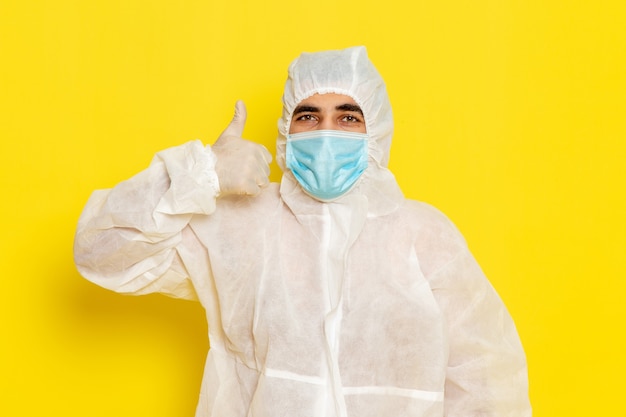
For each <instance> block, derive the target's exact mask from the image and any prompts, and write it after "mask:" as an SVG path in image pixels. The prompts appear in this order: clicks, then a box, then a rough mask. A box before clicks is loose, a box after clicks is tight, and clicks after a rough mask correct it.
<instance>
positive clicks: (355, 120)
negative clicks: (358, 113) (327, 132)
mask: <svg viewBox="0 0 626 417" xmlns="http://www.w3.org/2000/svg"><path fill="white" fill-rule="evenodd" d="M343 120H344V121H345V122H350V123H358V122H360V121H361V120H360V119H359V118H357V117H355V116H353V115H351V114H349V115H346V116H344V117H343Z"/></svg>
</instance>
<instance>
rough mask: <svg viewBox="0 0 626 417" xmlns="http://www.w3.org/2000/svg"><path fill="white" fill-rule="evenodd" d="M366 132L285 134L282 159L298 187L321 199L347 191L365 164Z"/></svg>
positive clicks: (321, 131) (341, 131)
mask: <svg viewBox="0 0 626 417" xmlns="http://www.w3.org/2000/svg"><path fill="white" fill-rule="evenodd" d="M367 139H368V136H367V134H366V133H354V132H346V131H343V130H312V131H309V132H303V133H294V134H290V135H287V151H286V155H285V158H286V163H287V168H289V169H290V170H291V172H292V173H293V175H294V176H295V177H296V180H298V182H299V183H300V185H301V186H302V188H303V189H304V190H305V191H306V192H307V193H308V194H309V195H311V196H313V197H315V198H317V199H318V200H322V201H330V200H333V199H335V198H337V197H339V196H341V195H343V194H345V193H346V192H347V191H349V190H350V189H351V188H352V186H353V185H354V184H355V183H356V181H357V180H358V179H359V177H360V176H361V174H362V173H363V171H365V168H367V157H368V152H367Z"/></svg>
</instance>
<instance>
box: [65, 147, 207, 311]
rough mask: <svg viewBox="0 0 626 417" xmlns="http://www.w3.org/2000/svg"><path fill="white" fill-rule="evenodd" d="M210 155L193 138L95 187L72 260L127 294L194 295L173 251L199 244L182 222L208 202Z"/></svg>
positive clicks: (97, 279) (94, 279)
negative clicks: (102, 187) (111, 183)
mask: <svg viewBox="0 0 626 417" xmlns="http://www.w3.org/2000/svg"><path fill="white" fill-rule="evenodd" d="M214 167H215V156H214V155H213V153H212V151H211V150H210V148H209V147H205V146H204V145H203V144H202V143H201V142H200V141H193V142H188V143H186V144H184V145H181V146H177V147H174V148H170V149H167V150H164V151H162V152H159V153H158V154H157V155H156V156H155V157H154V159H153V161H152V162H151V164H150V166H149V167H148V168H147V169H145V170H143V171H141V172H140V173H138V174H137V175H135V176H133V177H132V178H130V179H128V180H126V181H124V182H121V183H120V184H118V185H117V186H115V187H114V188H112V189H107V190H98V191H95V192H94V193H93V194H92V195H91V196H90V198H89V200H88V202H87V204H86V206H85V208H84V210H83V212H82V214H81V216H80V218H79V221H78V227H77V231H76V235H75V239H74V260H75V263H76V266H77V268H78V271H79V272H80V274H81V275H83V276H84V277H85V278H87V279H88V280H90V281H92V282H94V283H96V284H98V285H100V286H102V287H104V288H107V289H110V290H113V291H116V292H120V293H126V294H135V295H140V294H147V293H152V292H161V293H164V294H166V295H169V296H173V297H177V298H186V299H196V298H197V297H196V294H195V292H194V288H193V284H192V280H191V277H189V276H188V275H189V274H188V272H187V270H186V268H185V266H184V263H183V262H182V260H181V257H180V255H179V252H182V251H186V252H188V249H189V248H192V247H198V245H197V244H196V243H195V242H190V239H193V233H192V232H191V231H190V230H189V228H188V224H189V222H190V220H191V218H192V217H193V216H196V215H210V214H211V213H212V212H213V211H214V210H215V200H216V197H217V195H218V194H219V184H218V181H217V176H216V174H215V170H214Z"/></svg>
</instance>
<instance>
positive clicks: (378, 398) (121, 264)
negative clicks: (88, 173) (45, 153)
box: [75, 47, 531, 417]
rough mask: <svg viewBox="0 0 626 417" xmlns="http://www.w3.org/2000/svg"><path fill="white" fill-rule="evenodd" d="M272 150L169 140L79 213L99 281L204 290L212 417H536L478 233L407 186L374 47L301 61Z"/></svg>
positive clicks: (83, 252) (83, 246) (231, 130)
mask: <svg viewBox="0 0 626 417" xmlns="http://www.w3.org/2000/svg"><path fill="white" fill-rule="evenodd" d="M283 104H284V106H283V114H282V117H281V119H280V120H279V123H278V128H279V129H278V130H279V132H278V143H277V155H276V156H277V159H278V164H279V165H280V167H281V168H282V170H283V177H282V180H281V182H280V184H274V183H272V184H270V183H269V181H268V174H269V168H268V164H269V162H270V160H271V155H270V154H269V153H268V152H267V150H266V149H265V148H263V147H262V146H260V145H258V144H255V143H253V142H249V141H245V140H243V139H241V134H242V131H243V126H244V122H245V117H246V116H245V108H244V107H243V104H242V103H238V104H237V110H236V114H235V117H234V119H233V121H232V122H231V124H230V125H229V126H228V127H227V129H226V130H225V131H224V132H223V133H222V135H221V136H220V137H219V138H218V140H217V141H216V143H215V144H214V145H213V146H211V147H208V146H207V147H205V146H204V145H202V144H201V143H200V142H199V141H195V142H190V143H187V144H184V145H182V146H179V147H175V148H171V149H168V150H165V151H162V152H160V153H158V154H157V155H156V157H155V158H154V160H153V162H152V164H151V165H150V166H149V167H148V168H147V169H146V170H144V171H142V172H140V173H139V174H137V175H136V176H134V177H133V178H131V179H129V180H127V181H125V182H122V183H120V184H119V185H117V186H116V187H115V188H113V189H111V190H100V191H96V192H95V193H94V194H93V195H92V196H91V198H90V200H89V202H88V203H87V206H86V208H85V210H84V212H83V214H82V216H81V218H80V221H79V225H78V231H77V235H76V241H75V259H76V264H77V265H78V268H79V270H80V272H81V273H82V274H83V275H84V276H85V277H87V278H88V279H89V280H91V281H93V282H95V283H97V284H99V285H101V286H103V287H106V288H110V289H112V290H115V291H119V292H123V293H131V294H145V293H150V292H161V293H165V294H168V295H172V296H175V297H182V298H188V299H198V300H199V301H200V302H201V303H202V305H203V306H204V308H205V309H206V313H207V320H208V323H209V338H210V345H211V348H210V351H209V354H208V357H207V362H206V368H205V375H204V379H203V384H202V388H201V395H200V401H199V404H198V408H197V414H196V415H197V416H203V417H204V416H213V417H249V416H254V417H279V416H285V417H287V416H288V417H305V416H306V417H348V416H350V417H392V416H403V417H427V416H428V417H435V416H436V417H442V416H449V417H454V416H463V417H470V416H472V417H478V416H481V417H485V416H494V417H495V416H498V417H502V416H511V417H512V416H516V417H517V416H520V417H521V416H524V417H527V416H530V415H531V411H530V406H529V402H528V393H527V391H528V390H527V371H526V362H525V356H524V352H523V349H522V346H521V344H520V341H519V338H518V335H517V332H516V330H515V326H514V324H513V322H512V320H511V318H510V316H509V314H508V313H507V311H506V309H505V307H504V305H503V304H502V302H501V300H500V298H499V297H498V295H497V294H496V292H495V291H494V289H493V288H492V286H491V285H490V284H489V282H488V280H487V279H486V278H485V276H484V275H483V273H482V271H481V269H480V267H479V266H478V265H477V263H476V262H475V260H474V258H473V257H472V255H471V254H470V252H469V250H468V248H467V246H466V243H465V241H464V239H463V237H462V236H461V235H460V234H459V232H458V231H457V230H456V229H455V227H454V226H453V225H452V224H451V223H450V222H449V221H448V220H447V219H446V217H445V216H444V215H442V214H441V213H440V212H438V211H437V210H436V209H434V208H432V207H430V206H428V205H426V204H424V203H420V202H416V201H411V200H407V199H405V198H404V197H403V195H402V193H401V191H400V189H399V188H398V185H397V183H396V181H395V179H394V177H393V175H392V174H391V172H390V171H389V170H388V169H387V168H386V165H387V160H388V157H389V146H390V142H391V136H392V128H393V121H392V115H391V107H390V104H389V101H388V96H387V93H386V89H385V85H384V83H383V80H382V79H381V77H380V75H379V74H378V72H377V71H376V69H375V68H374V66H373V65H372V64H371V62H370V61H369V59H368V57H367V54H366V51H365V48H363V47H356V48H349V49H345V50H339V51H325V52H320V53H313V54H308V53H305V54H302V55H301V56H300V57H299V58H298V59H296V60H295V61H294V62H293V63H292V64H291V66H290V68H289V75H288V79H287V82H286V86H285V92H284V96H283Z"/></svg>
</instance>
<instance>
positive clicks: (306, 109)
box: [293, 103, 363, 116]
mask: <svg viewBox="0 0 626 417" xmlns="http://www.w3.org/2000/svg"><path fill="white" fill-rule="evenodd" d="M335 110H341V111H353V112H357V113H359V114H361V115H363V110H361V107H359V106H358V105H356V104H350V103H345V104H340V105H338V106H336V107H335ZM319 112H320V108H319V107H315V106H309V105H306V104H305V105H302V106H298V107H296V109H295V110H294V111H293V115H294V116H295V115H296V114H300V113H319Z"/></svg>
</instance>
